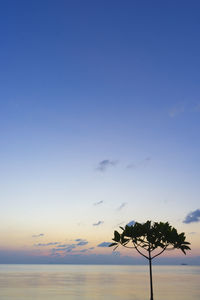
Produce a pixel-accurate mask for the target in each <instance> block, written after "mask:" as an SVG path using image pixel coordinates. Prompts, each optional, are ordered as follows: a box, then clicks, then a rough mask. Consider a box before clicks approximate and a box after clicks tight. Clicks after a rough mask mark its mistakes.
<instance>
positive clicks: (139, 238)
mask: <svg viewBox="0 0 200 300" xmlns="http://www.w3.org/2000/svg"><path fill="white" fill-rule="evenodd" d="M120 228H121V230H122V233H119V232H118V231H114V238H113V241H114V243H112V244H110V245H109V247H112V246H115V248H114V250H115V249H116V248H117V247H118V246H119V245H122V246H124V247H126V248H133V249H135V250H136V251H137V252H138V253H139V254H140V255H142V256H144V257H145V258H146V259H148V261H149V275H150V300H153V280H152V260H153V259H154V258H155V257H157V256H159V255H161V254H162V253H163V252H164V251H165V250H173V249H180V250H181V251H182V252H183V253H184V254H186V250H190V247H189V246H188V245H190V243H188V242H186V241H185V239H186V237H185V233H184V232H182V233H180V234H178V232H177V230H176V229H175V228H174V227H172V226H170V225H169V223H168V222H166V223H163V222H160V223H157V222H151V221H147V222H146V223H143V224H141V223H137V222H136V223H135V224H134V225H131V226H129V225H126V226H125V228H123V227H120ZM155 250H157V251H155ZM153 251H154V253H153Z"/></svg>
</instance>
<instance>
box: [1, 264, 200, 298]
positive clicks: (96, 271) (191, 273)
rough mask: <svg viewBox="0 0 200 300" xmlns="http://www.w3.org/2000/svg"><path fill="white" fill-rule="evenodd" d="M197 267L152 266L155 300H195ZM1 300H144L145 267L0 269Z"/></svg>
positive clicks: (199, 293) (146, 286)
mask: <svg viewBox="0 0 200 300" xmlns="http://www.w3.org/2000/svg"><path fill="white" fill-rule="evenodd" d="M199 282H200V267H190V266H173V267H172V266H159V267H158V266H154V292H155V300H156V299H159V300H169V299H172V300H174V299H176V300H188V299H190V300H199V299H200V291H199ZM0 299H2V300H32V299H34V300H47V299H48V300H53V299H54V300H55V299H56V300H66V299H70V300H71V299H72V300H100V299H101V300H102V299H106V300H107V299H109V300H114V299H115V300H122V299H123V300H145V299H147V300H148V299H149V278H148V267H146V266H88V265H87V266H80V265H1V266H0Z"/></svg>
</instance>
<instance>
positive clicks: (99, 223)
mask: <svg viewBox="0 0 200 300" xmlns="http://www.w3.org/2000/svg"><path fill="white" fill-rule="evenodd" d="M103 223H104V221H98V222H97V223H94V224H92V225H93V226H99V225H102V224H103Z"/></svg>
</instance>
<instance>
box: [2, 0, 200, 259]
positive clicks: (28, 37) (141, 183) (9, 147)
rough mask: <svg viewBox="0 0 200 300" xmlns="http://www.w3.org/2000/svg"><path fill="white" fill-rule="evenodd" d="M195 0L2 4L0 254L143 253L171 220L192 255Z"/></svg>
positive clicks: (198, 73) (198, 62)
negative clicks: (118, 244) (150, 233)
mask: <svg viewBox="0 0 200 300" xmlns="http://www.w3.org/2000/svg"><path fill="white" fill-rule="evenodd" d="M199 11H200V3H199V1H195V0H193V1H184V0H181V1H180V0H177V1H172V0H169V1H157V0H153V1H147V0H141V1H132V0H127V1H119V0H115V1H114V0H110V1H104V0H102V1H98V0H95V1H94V0H84V1H81V0H75V1H64V0H59V1H55V0H48V1H47V0H43V1H38V0H34V1H32V0H30V1H22V0H18V1H15V0H8V1H1V3H0V45H1V47H0V166H1V168H0V204H1V209H0V219H1V226H0V263H119V264H120V263H122V264H123V263H125V264H131V263H143V258H139V257H138V256H137V255H136V254H135V253H134V252H133V251H130V250H128V249H126V250H125V249H122V248H118V249H119V250H117V252H113V251H112V249H111V248H108V247H107V245H108V243H110V242H111V241H112V238H113V232H114V230H116V229H117V230H118V228H119V226H124V225H125V224H127V223H129V222H130V221H138V222H145V221H146V220H152V221H165V222H166V221H169V222H170V224H171V225H172V226H174V227H176V228H177V229H178V231H179V232H182V231H184V232H185V233H186V236H187V240H188V241H189V242H191V248H192V251H190V253H188V254H187V256H186V257H185V256H184V255H182V254H181V253H179V252H176V251H175V252H173V253H172V252H170V254H167V255H165V256H164V257H163V258H161V259H160V260H158V262H160V263H182V262H184V263H185V262H186V263H191V264H200V238H199V237H200V204H199V200H200V199H199V196H200V185H199V178H200V168H199V165H200V156H199V153H200V84H199V78H200V40H199V32H200V16H199Z"/></svg>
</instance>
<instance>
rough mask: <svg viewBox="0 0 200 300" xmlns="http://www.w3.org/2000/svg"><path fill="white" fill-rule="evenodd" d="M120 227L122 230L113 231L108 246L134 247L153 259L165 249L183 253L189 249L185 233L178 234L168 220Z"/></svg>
mask: <svg viewBox="0 0 200 300" xmlns="http://www.w3.org/2000/svg"><path fill="white" fill-rule="evenodd" d="M120 228H121V230H122V232H121V233H119V232H118V231H114V238H113V241H114V242H113V243H112V244H110V247H112V246H115V249H116V248H117V247H118V246H119V245H122V246H124V247H127V248H134V249H136V250H137V251H138V252H139V253H140V254H141V255H143V256H144V257H146V258H147V259H153V258H154V257H156V256H158V255H160V254H161V253H163V252H164V251H165V250H173V249H180V250H181V251H182V252H183V253H184V254H186V250H190V247H189V245H190V243H189V242H186V240H185V239H186V237H185V233H184V232H182V233H180V234H178V232H177V230H176V229H175V228H174V227H172V226H171V225H170V224H169V223H168V222H166V223H163V222H159V223H158V222H151V221H147V222H146V223H138V222H136V223H135V224H134V225H132V226H128V225H126V226H125V228H123V227H120ZM130 244H131V246H130ZM158 248H160V252H159V253H157V254H155V255H154V256H151V252H152V251H154V250H155V249H158ZM115 249H114V250H115ZM141 250H142V251H141ZM143 250H146V251H147V252H148V255H145V254H144V253H145V251H143Z"/></svg>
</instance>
